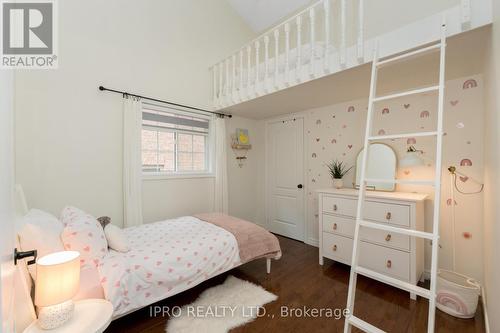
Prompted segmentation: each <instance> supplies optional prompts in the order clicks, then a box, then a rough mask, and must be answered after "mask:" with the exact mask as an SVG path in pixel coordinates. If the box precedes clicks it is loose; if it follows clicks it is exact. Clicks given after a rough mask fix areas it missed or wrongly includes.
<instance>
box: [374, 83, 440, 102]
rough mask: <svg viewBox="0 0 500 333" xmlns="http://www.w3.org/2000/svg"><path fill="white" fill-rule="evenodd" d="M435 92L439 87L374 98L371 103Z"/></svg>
mask: <svg viewBox="0 0 500 333" xmlns="http://www.w3.org/2000/svg"><path fill="white" fill-rule="evenodd" d="M435 90H439V85H437V86H432V87H426V88H421V89H415V90H408V91H404V92H401V93H397V94H392V95H387V96H380V97H375V98H374V99H373V102H374V103H375V102H380V101H385V100H388V99H394V98H398V97H404V96H409V95H415V94H423V93H426V92H429V91H435Z"/></svg>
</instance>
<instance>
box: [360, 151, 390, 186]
mask: <svg viewBox="0 0 500 333" xmlns="http://www.w3.org/2000/svg"><path fill="white" fill-rule="evenodd" d="M363 150H364V149H361V151H360V152H359V154H358V157H357V159H356V184H355V186H356V188H359V184H360V178H361V166H362V165H363ZM368 159H369V160H368V165H367V168H366V178H367V179H383V180H394V179H396V164H397V158H396V153H395V152H394V150H393V149H392V148H391V147H390V146H388V145H386V144H383V143H373V144H371V145H370V151H369V153H368ZM395 187H396V184H395V183H385V182H384V183H381V182H378V183H377V182H368V183H367V189H372V190H377V191H394V189H395Z"/></svg>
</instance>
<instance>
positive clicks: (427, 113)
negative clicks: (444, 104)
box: [420, 111, 431, 118]
mask: <svg viewBox="0 0 500 333" xmlns="http://www.w3.org/2000/svg"><path fill="white" fill-rule="evenodd" d="M430 115H431V114H430V113H429V111H422V112H420V118H429V116H430Z"/></svg>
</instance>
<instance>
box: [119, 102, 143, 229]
mask: <svg viewBox="0 0 500 333" xmlns="http://www.w3.org/2000/svg"><path fill="white" fill-rule="evenodd" d="M141 131H142V107H141V101H140V100H139V99H138V98H135V97H132V96H124V98H123V207H124V208H123V221H124V227H132V226H136V225H141V224H142V157H141Z"/></svg>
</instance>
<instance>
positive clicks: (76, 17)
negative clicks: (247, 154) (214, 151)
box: [15, 0, 253, 225]
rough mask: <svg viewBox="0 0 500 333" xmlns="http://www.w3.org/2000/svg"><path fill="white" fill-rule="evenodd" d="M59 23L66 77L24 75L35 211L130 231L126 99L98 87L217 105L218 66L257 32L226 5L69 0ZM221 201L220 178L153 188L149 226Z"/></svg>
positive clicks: (25, 143)
mask: <svg viewBox="0 0 500 333" xmlns="http://www.w3.org/2000/svg"><path fill="white" fill-rule="evenodd" d="M59 20H60V21H59V27H60V30H59V44H60V47H59V49H60V54H59V69H57V70H51V71H45V70H38V71H20V72H19V73H18V75H17V82H16V99H15V101H16V128H15V130H16V181H17V182H19V183H21V184H22V185H23V186H24V189H25V192H26V196H27V200H28V205H29V206H30V207H38V208H42V209H46V210H49V211H51V212H52V213H54V214H59V212H60V210H61V209H62V208H63V206H65V205H67V204H73V205H76V206H79V207H81V208H82V209H84V210H87V211H89V213H92V214H94V215H98V216H99V215H109V216H111V217H112V219H113V221H114V223H116V224H118V225H120V224H121V223H122V210H123V207H122V116H121V97H120V96H119V95H115V94H109V93H102V92H99V91H98V90H97V87H98V86H99V85H101V84H102V85H104V86H108V87H110V88H115V89H119V90H127V91H130V92H136V93H139V94H144V95H147V96H152V97H158V98H162V99H166V100H172V101H175V102H179V103H184V104H189V105H194V106H199V107H209V106H210V96H211V92H210V91H209V89H210V81H211V76H210V72H209V71H208V67H209V65H210V64H212V63H214V62H215V61H217V60H219V59H221V58H222V57H223V56H224V55H226V54H227V53H228V52H230V51H231V50H233V49H235V48H236V47H237V46H239V45H241V44H242V43H243V42H244V41H246V40H248V39H250V38H251V37H252V34H253V33H252V32H251V31H250V30H249V29H248V28H247V27H246V26H245V25H244V24H243V23H242V21H241V20H240V18H239V17H238V16H237V15H236V14H235V13H234V12H233V10H232V8H230V7H229V5H228V4H227V3H226V1H224V0H212V1H204V0H189V1H186V0H170V1H162V0H150V1H132V0H127V1H124V0H107V1H99V0H87V1H79V0H65V1H61V2H60V3H59ZM193 195H194V196H195V197H194V198H195V200H193ZM212 196H213V180H212V179H191V180H178V179H177V180H171V181H170V180H162V181H157V182H155V181H146V182H145V183H144V198H145V203H144V215H145V216H144V218H145V220H146V221H152V220H155V219H159V218H164V217H171V216H177V215H183V214H189V213H193V212H197V211H207V210H211V209H212V205H213V203H212V201H213V200H212Z"/></svg>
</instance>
